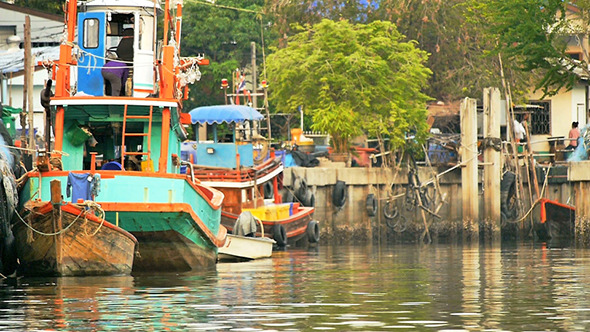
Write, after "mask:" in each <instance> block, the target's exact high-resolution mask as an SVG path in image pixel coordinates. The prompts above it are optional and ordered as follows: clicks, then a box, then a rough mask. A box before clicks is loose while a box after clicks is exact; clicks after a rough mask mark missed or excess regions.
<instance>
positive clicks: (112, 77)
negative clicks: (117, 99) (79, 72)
mask: <svg viewBox="0 0 590 332" xmlns="http://www.w3.org/2000/svg"><path fill="white" fill-rule="evenodd" d="M101 73H102V77H103V78H104V79H105V80H106V81H107V82H108V83H109V85H110V91H109V86H108V85H107V88H106V89H105V90H106V91H105V92H106V93H105V94H106V95H107V96H121V90H122V89H121V88H122V87H123V86H124V85H123V84H125V82H127V77H128V76H129V67H128V66H127V65H126V64H124V63H123V62H120V61H117V60H110V61H107V63H105V64H104V66H103V67H102V70H101ZM123 92H125V90H123ZM124 95H125V94H123V96H124Z"/></svg>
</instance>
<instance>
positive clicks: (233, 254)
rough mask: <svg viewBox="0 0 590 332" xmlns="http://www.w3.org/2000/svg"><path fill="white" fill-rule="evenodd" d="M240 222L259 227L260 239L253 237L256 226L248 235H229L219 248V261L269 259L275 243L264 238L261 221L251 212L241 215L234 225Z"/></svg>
mask: <svg viewBox="0 0 590 332" xmlns="http://www.w3.org/2000/svg"><path fill="white" fill-rule="evenodd" d="M241 221H243V222H244V223H252V224H254V225H258V226H260V232H261V235H260V237H256V236H255V234H256V231H257V229H256V226H254V227H253V229H251V232H250V233H249V234H241V235H237V234H238V232H236V234H235V235H234V234H229V235H228V236H227V241H225V244H224V245H223V247H221V248H219V260H252V259H260V258H268V257H270V256H271V255H272V247H273V246H274V244H275V243H276V241H275V240H273V239H269V238H267V237H264V226H263V225H262V221H261V220H260V219H258V218H255V217H254V216H253V215H252V213H251V212H244V213H242V214H241V215H240V216H239V217H238V220H237V221H236V223H240V222H241ZM250 226H251V225H250ZM234 228H236V225H234ZM238 228H240V227H239V226H238Z"/></svg>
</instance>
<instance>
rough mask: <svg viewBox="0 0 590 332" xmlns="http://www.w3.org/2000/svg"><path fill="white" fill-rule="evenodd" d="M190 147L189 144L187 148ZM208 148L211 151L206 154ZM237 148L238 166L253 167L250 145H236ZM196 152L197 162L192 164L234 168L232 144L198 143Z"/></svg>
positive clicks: (234, 150)
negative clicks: (238, 155)
mask: <svg viewBox="0 0 590 332" xmlns="http://www.w3.org/2000/svg"><path fill="white" fill-rule="evenodd" d="M191 146H192V145H190V144H189V145H188V148H189V149H190V147H191ZM186 148H187V146H185V149H186ZM208 148H212V149H213V150H212V151H210V152H212V153H209V152H207V149H208ZM237 148H238V153H239V154H240V166H246V167H252V166H254V156H253V149H252V144H238V145H237ZM196 150H197V151H196V155H197V160H195V161H194V162H195V164H197V165H203V166H214V167H229V168H236V144H234V143H206V142H198V143H197V144H196ZM189 153H190V152H189Z"/></svg>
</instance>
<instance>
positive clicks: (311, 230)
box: [305, 220, 320, 243]
mask: <svg viewBox="0 0 590 332" xmlns="http://www.w3.org/2000/svg"><path fill="white" fill-rule="evenodd" d="M305 233H307V241H308V242H309V243H318V242H320V224H319V223H318V222H317V221H315V220H312V221H310V222H309V224H307V229H306V230H305Z"/></svg>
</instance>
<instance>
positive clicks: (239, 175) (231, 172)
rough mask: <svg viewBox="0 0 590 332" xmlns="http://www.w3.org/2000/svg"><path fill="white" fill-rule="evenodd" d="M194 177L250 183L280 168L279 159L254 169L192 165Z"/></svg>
mask: <svg viewBox="0 0 590 332" xmlns="http://www.w3.org/2000/svg"><path fill="white" fill-rule="evenodd" d="M192 166H193V167H191V169H192V171H193V172H194V176H195V177H196V178H197V179H199V180H201V181H203V180H204V181H236V182H243V181H251V180H253V179H254V178H255V177H258V178H259V177H261V176H264V175H265V174H268V173H270V172H272V171H274V170H276V169H277V168H278V167H279V166H280V158H278V159H277V158H275V159H269V160H267V161H266V162H265V163H263V164H261V165H260V166H258V167H256V168H248V169H240V170H235V169H229V168H221V167H218V168H213V167H207V166H199V165H192Z"/></svg>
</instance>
